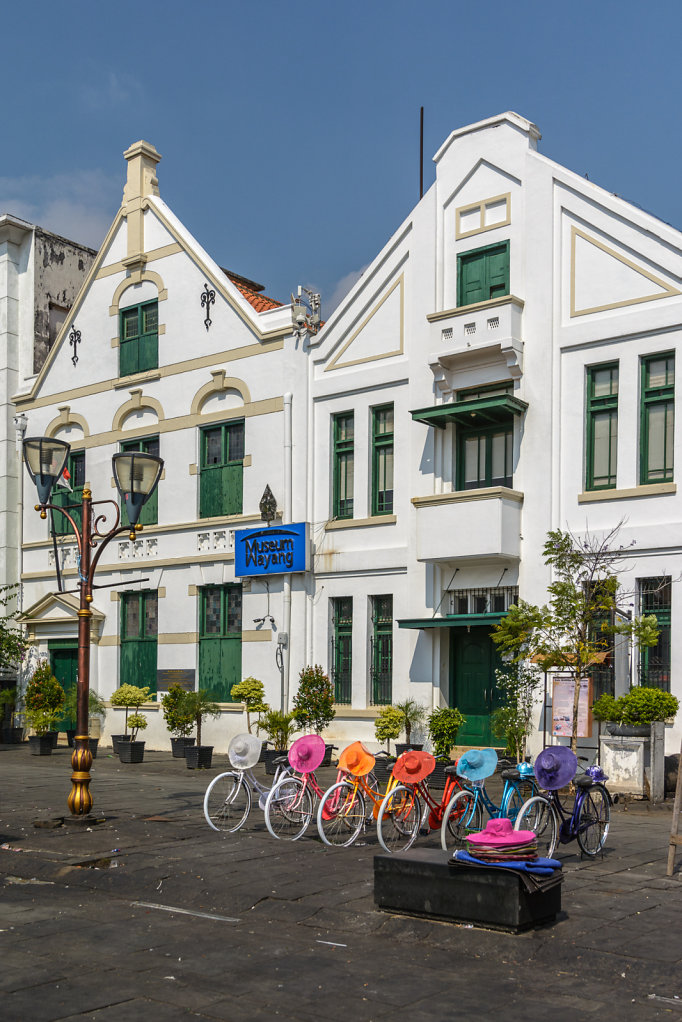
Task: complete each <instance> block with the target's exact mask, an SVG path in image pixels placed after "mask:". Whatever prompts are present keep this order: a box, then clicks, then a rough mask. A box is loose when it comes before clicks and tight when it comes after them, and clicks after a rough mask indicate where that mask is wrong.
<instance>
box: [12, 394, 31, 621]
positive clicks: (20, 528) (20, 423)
mask: <svg viewBox="0 0 682 1022" xmlns="http://www.w3.org/2000/svg"><path fill="white" fill-rule="evenodd" d="M27 427H28V419H27V418H26V416H25V415H24V413H23V412H20V413H19V414H18V415H15V416H14V428H15V430H16V455H17V473H18V479H17V482H18V487H17V489H18V493H17V496H18V508H17V512H18V515H17V533H16V536H17V582H18V583H19V593H18V599H17V606H18V609H19V613H21V611H22V610H23V608H24V585H23V582H22V581H21V575H22V571H23V567H24V554H23V546H24V461H23V455H24V446H23V445H24V437H25V436H26V429H27Z"/></svg>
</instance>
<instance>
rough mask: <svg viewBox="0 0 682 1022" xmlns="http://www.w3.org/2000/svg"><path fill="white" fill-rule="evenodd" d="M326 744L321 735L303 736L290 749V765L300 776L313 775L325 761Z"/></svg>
mask: <svg viewBox="0 0 682 1022" xmlns="http://www.w3.org/2000/svg"><path fill="white" fill-rule="evenodd" d="M324 753H325V744H324V739H323V738H321V737H320V735H303V736H302V737H301V738H297V739H296V741H295V742H294V744H293V745H292V746H291V748H290V749H289V763H290V764H291V766H292V767H293V768H294V770H296V771H297V773H299V774H312V772H313V770H317V768H318V767H319V765H320V763H321V762H322V760H323V759H324Z"/></svg>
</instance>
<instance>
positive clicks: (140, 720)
mask: <svg viewBox="0 0 682 1022" xmlns="http://www.w3.org/2000/svg"><path fill="white" fill-rule="evenodd" d="M147 723H148V721H147V718H146V717H145V715H144V713H131V714H130V716H129V717H128V724H129V725H130V741H131V742H136V741H137V732H138V731H144V729H145V728H146V727H147Z"/></svg>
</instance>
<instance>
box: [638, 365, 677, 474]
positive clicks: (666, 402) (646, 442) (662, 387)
mask: <svg viewBox="0 0 682 1022" xmlns="http://www.w3.org/2000/svg"><path fill="white" fill-rule="evenodd" d="M641 381H642V382H641V388H642V389H641V417H640V482H641V483H663V482H672V479H673V442H674V435H675V355H674V353H673V352H668V353H666V354H664V355H652V356H651V357H649V358H643V359H642V376H641Z"/></svg>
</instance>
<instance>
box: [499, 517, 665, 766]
mask: <svg viewBox="0 0 682 1022" xmlns="http://www.w3.org/2000/svg"><path fill="white" fill-rule="evenodd" d="M621 525H622V523H619V524H618V525H617V526H616V527H615V528H613V529H612V530H611V531H610V532H608V533H606V534H605V535H604V536H602V537H601V538H599V537H595V536H591V535H589V533H588V534H587V535H586V537H585V539H582V540H579V539H577V538H576V537H575V536H574V535H573V534H572V533H570V532H562V531H561V530H559V529H556V530H553V531H552V532H548V533H547V539H546V541H545V546H544V551H543V556H544V560H545V564H547V565H549V566H550V568H551V569H552V574H553V580H552V582H551V583H550V585H549V586H548V587H547V588H548V592H549V603H548V604H547V605H546V606H543V607H537V606H535V605H533V604H530V603H526V602H525V600H519V602H518V605H517V606H512V607H510V608H509V612H508V614H507V615H506V616H505V617H503V618H502V620H501V621H500V623H499V624H498V625H495V631H494V632H493V636H492V637H493V641H494V642H495V643H496V644H497V648H498V649H499V651H500V653H501V654H502V657H503V658H504V659H505V660H510V661H511V662H513V663H522V662H523V661H527V660H532V661H533V662H534V663H537V664H538V665H539V667H541V668H542V669H543V670H545V671H546V670H550V668H559V669H561V670H562V671H564V672H566V673H569V674H571V675H572V676H573V679H574V696H573V727H572V734H571V749H572V750H573V751H574V752H575V751H576V749H577V745H578V706H579V701H580V682H581V679H582V678H585V677H587V675H588V674H589V671H590V667H591V666H592V665H593V664H595V663H597V662H600V661H601V660H602V659H603V655H604V653H606V652H608V651H609V649H610V641H611V636H613V635H614V634H618V635H627V636H629V637H630V638H631V639H633V640H634V641H635V642H636V643H637V644H638V645H639V646H653V645H655V644H656V641H657V639H658V628H657V622H656V617H655V615H653V614H651V615H645V616H643V617H641V618H635V619H633V620H621V621H616V620H615V618H616V611H617V610H618V604H617V597H618V592H619V582H618V570H619V561H620V559H621V558H622V557H623V556H624V549H623V547H622V546H621V547H617V548H616V547H615V543H616V541H617V537H618V533H619V531H620V528H621Z"/></svg>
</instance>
